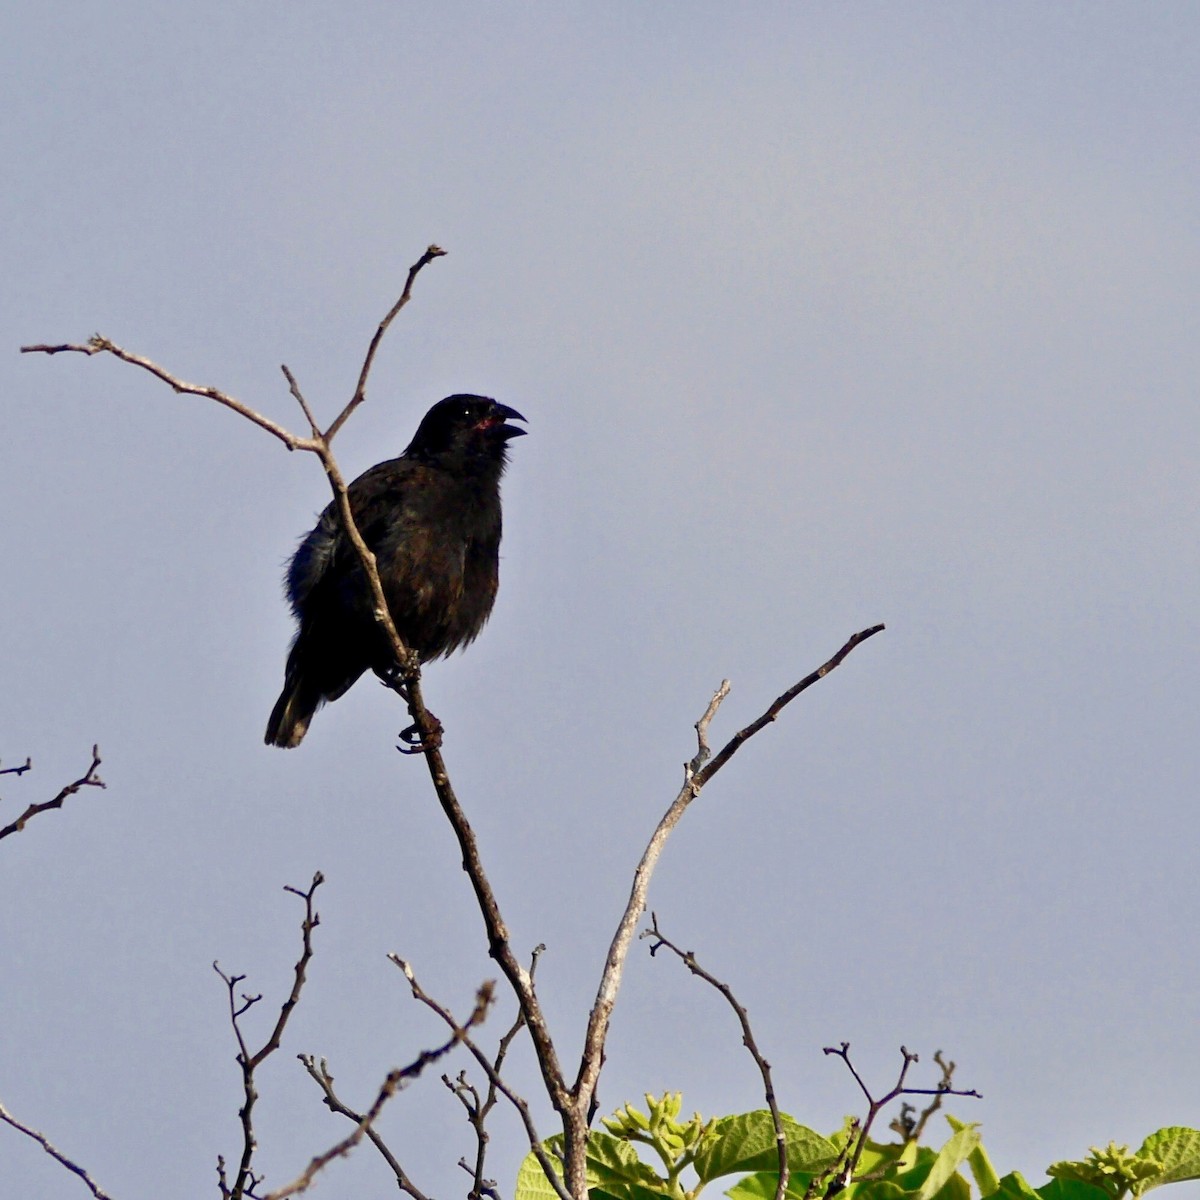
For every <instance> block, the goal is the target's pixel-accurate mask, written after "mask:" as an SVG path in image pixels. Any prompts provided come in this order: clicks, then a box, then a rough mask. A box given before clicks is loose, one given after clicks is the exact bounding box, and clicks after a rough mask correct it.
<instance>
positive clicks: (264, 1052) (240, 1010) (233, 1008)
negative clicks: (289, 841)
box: [213, 871, 325, 1200]
mask: <svg viewBox="0 0 1200 1200" xmlns="http://www.w3.org/2000/svg"><path fill="white" fill-rule="evenodd" d="M324 882H325V876H324V875H322V874H321V872H320V871H317V872H316V874H314V875H313V877H312V883H311V884H310V885H309V887H308V890H307V891H301V890H300V889H299V888H294V887H286V888H284V891H286V892H291V893H292V895H294V896H299V897H300V899H301V900H303V901H304V920H303V921H302V922H301V925H300V936H301V943H302V945H301V950H300V957H299V958H298V959H297V960H296V965H295V967H294V968H293V980H292V989H291V991H290V992H289V993H288V997H287V999H286V1000H284V1002H283V1004H282V1005H280V1008H279V1016H278V1017H277V1018H276V1020H275V1025H274V1027H273V1028H272V1030H271V1033H270V1036H269V1037H268V1038H267V1040H266V1041H265V1042H264V1043H263V1045H262V1047H261V1048H260V1049H259V1050H258V1051H256V1052H255V1053H253V1054H251V1052H250V1048H249V1046H248V1045H247V1043H246V1037H245V1034H244V1033H243V1032H242V1026H241V1018H242V1017H243V1016H244V1015H245V1014H246V1012H247V1011H249V1009H251V1008H252V1007H253V1006H254V1005H255V1004H257V1003H258V1002H259V1001H260V1000H261V999H262V996H261V995H253V996H252V995H249V994H246V993H243V994H242V996H241V1000H240V1003H239V1000H238V996H237V985H238V984H239V983H241V982H242V981H243V980H244V979H245V978H246V977H245V975H226V974H225V972H224V971H222V970H221V968H220V967H219V966H218V965H217V964H216V963H215V962H214V963H213V970H214V971H216V973H217V974H218V975H219V976H220V977H221V978H222V980H224V982H225V986H226V988H227V989H228V992H229V1021H230V1024H231V1025H232V1026H233V1032H234V1036H235V1037H236V1039H237V1044H238V1053H237V1064H238V1066H239V1067H240V1068H241V1071H242V1106H241V1108H239V1109H238V1118H239V1120H240V1121H241V1125H242V1153H241V1158H240V1160H239V1162H238V1168H237V1174H236V1175H235V1176H234V1181H233V1186H232V1187H230V1186H229V1185H228V1183H227V1181H226V1178H225V1163H224V1159H221V1160H220V1161H219V1162H218V1167H217V1174H218V1182H219V1184H220V1187H221V1195H222V1196H223V1197H224V1200H242V1198H243V1197H245V1196H249V1195H251V1194H253V1192H254V1189H255V1187H256V1186H257V1185H258V1184H259V1183H260V1182H261V1181H262V1180H261V1176H257V1175H255V1174H254V1172H253V1170H252V1163H253V1160H254V1151H255V1150H256V1149H257V1148H258V1139H257V1138H256V1136H255V1133H254V1105H255V1102H256V1101H257V1100H258V1089H257V1087H256V1085H255V1080H254V1073H255V1071H256V1070H257V1069H258V1067H259V1066H260V1065H261V1064H262V1062H263V1060H264V1059H265V1058H267V1057H268V1056H269V1055H271V1054H274V1053H275V1051H276V1050H278V1049H279V1046H280V1043H281V1042H282V1040H283V1031H284V1029H285V1028H286V1027H287V1023H288V1018H289V1017H290V1016H291V1015H292V1013H293V1012H294V1011H295V1008H296V1005H297V1004H298V1003H299V1002H300V991H301V989H302V988H303V987H304V981H305V978H306V975H307V971H308V964H309V962H310V961H311V960H312V956H313V942H312V935H313V930H314V929H316V927H317V926H318V925H319V924H320V923H321V917H320V914H318V913H317V911H316V909H315V908H314V907H313V897H314V896H315V895H316V891H317V888H319V887H320V886H321V884H322V883H324Z"/></svg>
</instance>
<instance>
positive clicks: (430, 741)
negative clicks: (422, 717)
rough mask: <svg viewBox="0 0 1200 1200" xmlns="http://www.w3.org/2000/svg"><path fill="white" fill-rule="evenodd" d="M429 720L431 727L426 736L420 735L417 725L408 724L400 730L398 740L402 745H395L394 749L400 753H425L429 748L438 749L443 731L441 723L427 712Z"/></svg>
mask: <svg viewBox="0 0 1200 1200" xmlns="http://www.w3.org/2000/svg"><path fill="white" fill-rule="evenodd" d="M429 721H430V724H431V725H432V726H433V728H432V729H431V730H430V734H429V736H428V737H425V736H423V735H422V733H421V730H420V728H419V726H417V725H415V724H414V725H410V726H409V727H408V728H407V729H402V730H400V735H399V736H400V740H401V741H402V742H403V743H404V745H403V746H397V747H396V749H397V750H399V751H400V753H401V754H426V753H428V752H429V751H430V750H439V749H441V745H442V734H443V732H444V730H443V728H442V723H441V721H439V720H438V719H437V717H435V716H434V715H433V713H430V714H429Z"/></svg>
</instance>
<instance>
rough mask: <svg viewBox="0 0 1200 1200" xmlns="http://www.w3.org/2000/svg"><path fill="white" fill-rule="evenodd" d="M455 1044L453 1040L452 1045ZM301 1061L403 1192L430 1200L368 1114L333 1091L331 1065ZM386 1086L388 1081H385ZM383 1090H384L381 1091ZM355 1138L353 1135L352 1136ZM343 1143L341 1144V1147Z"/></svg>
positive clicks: (331, 1107) (302, 1057)
mask: <svg viewBox="0 0 1200 1200" xmlns="http://www.w3.org/2000/svg"><path fill="white" fill-rule="evenodd" d="M450 1044H453V1039H451V1043H450ZM300 1061H301V1062H302V1063H303V1064H304V1068H305V1070H306V1071H307V1072H308V1073H309V1075H311V1076H312V1077H313V1079H314V1080H316V1082H317V1084H318V1086H319V1087H320V1088H321V1090H322V1091H323V1092H324V1093H325V1106H326V1108H328V1109H329V1110H330V1111H331V1112H335V1113H337V1114H338V1115H339V1116H342V1117H348V1118H349V1119H350V1120H351V1121H353V1122H354V1123H355V1124H356V1125H359V1126H361V1127H362V1135H361V1136H365V1137H366V1138H367V1139H368V1140H369V1141H370V1142H371V1143H372V1144H373V1145H374V1146H375V1149H376V1150H378V1151H379V1153H380V1154H381V1155H382V1156H383V1158H384V1161H385V1162H386V1163H387V1164H388V1166H389V1167H390V1168H391V1169H392V1174H394V1175H395V1177H396V1183H397V1185H398V1186H399V1188H400V1190H401V1191H402V1192H407V1193H408V1194H409V1195H410V1196H412V1197H413V1200H429V1198H428V1197H427V1196H426V1195H425V1193H424V1192H422V1191H421V1189H420V1188H418V1187H417V1185H416V1184H415V1183H413V1181H412V1180H411V1179H410V1178H409V1177H408V1175H407V1174H406V1173H405V1170H404V1168H403V1167H402V1166H401V1165H400V1163H399V1161H398V1160H397V1159H396V1157H395V1155H394V1154H392V1152H391V1150H389V1149H388V1147H387V1144H386V1143H385V1142H384V1140H383V1138H381V1137H380V1136H379V1133H378V1132H377V1131H376V1130H375V1128H374V1124H373V1122H368V1121H367V1114H366V1113H359V1112H355V1110H354V1109H352V1108H350V1107H349V1106H348V1105H346V1104H344V1103H343V1102H342V1101H341V1100H340V1099H339V1098H338V1096H337V1094H336V1093H335V1092H334V1090H333V1076H332V1075H331V1074H330V1073H329V1064H328V1063H327V1062H326V1061H325V1059H321V1061H320V1063H319V1064H318V1063H317V1062H315V1061H314V1059H313V1057H312V1055H311V1054H301V1055H300ZM385 1086H386V1081H385ZM381 1090H382V1089H381ZM352 1136H353V1135H352ZM340 1144H341V1143H339V1145H340Z"/></svg>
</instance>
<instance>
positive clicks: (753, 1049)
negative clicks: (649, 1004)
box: [642, 913, 790, 1200]
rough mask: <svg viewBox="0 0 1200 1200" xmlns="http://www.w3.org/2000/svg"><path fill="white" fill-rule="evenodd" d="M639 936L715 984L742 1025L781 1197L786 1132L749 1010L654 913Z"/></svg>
mask: <svg viewBox="0 0 1200 1200" xmlns="http://www.w3.org/2000/svg"><path fill="white" fill-rule="evenodd" d="M642 937H643V938H652V939H653V942H652V944H651V946H650V953H651V955H653V954H656V953H657V952H658V951H659V950H660V949H661V948H662V947H663V946H665V947H666V948H667V949H668V950H670V951H671V953H672V954H674V955H675V956H676V958H678V959H679V960H680V961H681V962H682V963H683V965H684V966H685V967H687V969H688V970H689V971H691V973H692V974H693V975H697V976H699V977H700V978H701V979H703V980H704V982H705V983H707V984H710V985H711V986H712V987H714V988H716V989H717V991H718V992H720V993H721V995H722V996H724V997H725V999H726V1000H727V1001H728V1003H729V1007H730V1008H732V1009H733V1011H734V1015H735V1016H736V1017H737V1019H738V1023H739V1024H740V1025H741V1027H742V1045H744V1046H745V1047H746V1049H747V1050H748V1051H749V1052H750V1057H751V1058H753V1059H754V1063H755V1066H757V1067H758V1073H759V1074H760V1075H761V1076H762V1081H763V1095H764V1096H765V1097H766V1101H767V1108H768V1109H770V1111H771V1124H772V1125H773V1126H774V1128H775V1146H776V1149H777V1151H778V1154H779V1179H778V1181H777V1183H776V1184H775V1200H783V1197H784V1193H785V1192H787V1187H788V1178H789V1174H790V1172H789V1171H788V1153H787V1135H786V1134H785V1133H784V1131H783V1117H782V1115H781V1114H780V1112H779V1102H778V1101H777V1100H776V1098H775V1085H774V1083H773V1082H772V1080H771V1064H770V1063H769V1062H767V1060H766V1059H765V1058H764V1057H763V1055H762V1052H761V1051H760V1050H759V1048H758V1043H757V1042H756V1041H755V1040H754V1033H753V1031H752V1030H751V1028H750V1014H749V1013H748V1012H747V1011H746V1008H745V1006H744V1005H742V1004H740V1003H739V1002H738V999H737V997H736V996H735V995H734V994H733V989H732V988H731V987H730V986H729V984H727V983H723V982H722V981H721V980H720V979H718V978H717V977H716V976H715V975H713V974H712V973H711V972H710V971H707V970H705V969H704V967H702V966H701V965H700V964H699V963H698V962H697V961H696V955H695V954H694V953H693V952H692V951H691V950H681V949H680V948H679V947H678V946H677V945H675V943H674V942H672V941H671V940H670V938H668V937H666V936H665V935H664V934H663V932H662V930H660V929H659V927H658V914H657V913H651V914H650V928H649V929H644V930H643V931H642Z"/></svg>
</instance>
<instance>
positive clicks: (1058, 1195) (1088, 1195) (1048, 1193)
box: [1037, 1179, 1108, 1200]
mask: <svg viewBox="0 0 1200 1200" xmlns="http://www.w3.org/2000/svg"><path fill="white" fill-rule="evenodd" d="M1037 1194H1038V1195H1039V1196H1040V1197H1041V1198H1042V1200H1108V1193H1107V1192H1106V1191H1105V1190H1104V1189H1103V1188H1099V1187H1097V1186H1096V1185H1095V1184H1094V1183H1084V1181H1083V1180H1082V1179H1052V1180H1050V1182H1049V1183H1047V1184H1043V1185H1042V1186H1041V1187H1040V1188H1038V1189H1037Z"/></svg>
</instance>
